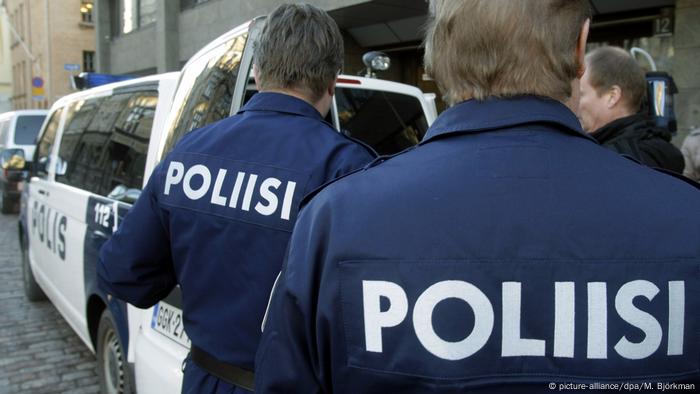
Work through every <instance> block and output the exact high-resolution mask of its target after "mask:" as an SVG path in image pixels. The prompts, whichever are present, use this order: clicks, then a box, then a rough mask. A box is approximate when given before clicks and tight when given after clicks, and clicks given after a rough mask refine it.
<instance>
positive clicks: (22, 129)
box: [15, 115, 46, 145]
mask: <svg viewBox="0 0 700 394" xmlns="http://www.w3.org/2000/svg"><path fill="white" fill-rule="evenodd" d="M45 117H46V116H44V115H24V116H18V117H17V122H16V123H15V144H17V145H34V144H35V143H36V135H37V134H39V130H40V129H41V124H42V123H44V118H45Z"/></svg>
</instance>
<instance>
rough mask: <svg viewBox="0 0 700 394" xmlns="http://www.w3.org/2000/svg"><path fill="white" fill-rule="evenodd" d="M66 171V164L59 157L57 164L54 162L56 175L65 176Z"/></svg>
mask: <svg viewBox="0 0 700 394" xmlns="http://www.w3.org/2000/svg"><path fill="white" fill-rule="evenodd" d="M67 170H68V162H67V161H65V160H63V159H61V158H60V157H59V158H58V160H57V162H56V175H58V176H63V175H66V171H67Z"/></svg>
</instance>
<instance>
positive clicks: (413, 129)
mask: <svg viewBox="0 0 700 394" xmlns="http://www.w3.org/2000/svg"><path fill="white" fill-rule="evenodd" d="M335 92H336V95H335V97H336V103H337V106H338V120H339V122H340V130H341V132H342V133H343V134H345V135H349V136H351V137H353V138H356V139H358V140H360V141H362V142H364V143H366V144H368V145H370V146H372V148H374V150H376V151H377V153H379V154H381V155H389V154H394V153H397V152H400V151H402V150H404V149H406V148H409V147H411V146H413V145H416V144H417V143H418V142H420V140H421V139H422V138H423V136H424V135H425V132H426V131H427V130H428V122H427V120H426V119H425V113H424V112H423V107H421V103H420V101H419V100H418V99H417V98H415V97H413V96H409V95H407V94H401V93H394V92H383V91H379V90H365V89H355V88H349V87H348V88H346V87H343V88H340V87H339V88H337V89H336V90H335Z"/></svg>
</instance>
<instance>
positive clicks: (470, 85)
mask: <svg viewBox="0 0 700 394" xmlns="http://www.w3.org/2000/svg"><path fill="white" fill-rule="evenodd" d="M430 11H431V20H430V21H429V24H428V31H427V36H426V39H425V66H426V70H427V72H428V73H429V74H430V75H431V76H432V77H433V79H435V81H436V82H437V84H438V86H439V87H440V90H441V91H442V92H443V95H444V98H445V101H447V102H448V103H450V104H454V103H457V102H459V101H463V100H465V99H467V98H471V97H473V98H475V99H478V100H483V99H485V98H486V97H489V96H501V97H507V96H515V95H522V94H532V95H538V96H546V97H551V98H554V99H557V100H560V101H564V100H566V99H568V98H569V97H570V96H571V81H572V80H574V79H575V78H576V77H577V75H578V70H579V68H580V66H581V65H580V64H579V62H578V60H577V59H576V56H575V53H576V44H577V42H578V38H579V32H580V30H581V26H583V24H584V22H585V21H586V19H589V18H590V13H591V12H590V6H589V3H588V0H488V1H486V0H431V2H430Z"/></svg>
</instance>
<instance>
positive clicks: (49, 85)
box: [4, 0, 95, 109]
mask: <svg viewBox="0 0 700 394" xmlns="http://www.w3.org/2000/svg"><path fill="white" fill-rule="evenodd" d="M4 3H5V7H4V8H5V12H6V14H7V15H8V20H9V27H10V30H11V38H10V41H11V44H10V47H11V56H12V81H13V89H12V107H13V109H29V108H48V107H49V106H50V105H51V104H52V103H53V102H54V101H56V100H57V99H58V98H60V97H62V96H64V95H66V94H68V93H71V92H73V91H74V89H73V88H72V85H71V78H70V77H71V76H72V75H76V74H78V73H80V72H82V71H94V69H95V60H94V59H95V24H94V21H93V17H92V16H93V15H94V8H93V7H94V4H93V0H61V1H55V0H5V2H4Z"/></svg>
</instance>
